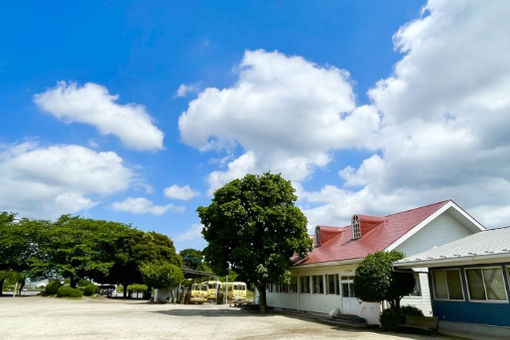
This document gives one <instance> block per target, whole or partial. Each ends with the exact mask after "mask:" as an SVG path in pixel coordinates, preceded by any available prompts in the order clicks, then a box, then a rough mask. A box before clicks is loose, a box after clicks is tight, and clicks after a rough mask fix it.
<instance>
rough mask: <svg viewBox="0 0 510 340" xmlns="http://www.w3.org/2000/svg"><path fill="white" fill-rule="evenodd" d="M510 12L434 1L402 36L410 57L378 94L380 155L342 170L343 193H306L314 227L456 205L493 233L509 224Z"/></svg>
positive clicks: (504, 6)
mask: <svg viewBox="0 0 510 340" xmlns="http://www.w3.org/2000/svg"><path fill="white" fill-rule="evenodd" d="M509 11H510V3H509V2H507V1H491V2H479V1H452V0H448V1H444V0H431V1H429V2H428V3H427V5H426V6H425V7H424V10H423V15H422V17H420V18H418V19H416V20H414V21H412V22H410V23H408V24H406V25H404V26H402V27H401V28H400V29H399V30H398V32H397V33H396V34H395V35H394V37H393V39H394V44H395V48H396V50H398V51H400V52H402V53H403V57H402V59H401V60H400V61H399V62H398V63H397V64H396V65H395V68H394V73H393V74H392V75H391V76H390V77H388V78H386V79H383V80H381V81H379V82H378V83H377V84H376V85H375V87H373V88H372V89H371V90H370V91H369V95H370V97H371V99H372V101H373V104H374V106H375V107H376V108H377V110H378V111H379V112H380V113H381V116H382V121H381V129H380V131H379V132H378V137H377V139H376V140H375V141H376V144H375V145H374V147H376V148H379V149H380V150H381V152H379V153H377V154H374V155H372V156H370V157H369V158H367V159H366V160H365V161H363V163H362V164H361V166H359V167H358V168H352V167H347V168H345V169H343V170H341V171H340V173H339V175H340V177H341V178H342V179H343V180H344V181H345V184H346V186H344V187H343V188H340V187H333V186H326V187H324V188H322V190H319V191H317V192H313V193H305V194H304V195H303V198H304V203H303V204H304V205H305V209H306V212H307V215H309V217H311V218H310V219H311V220H313V221H314V222H315V223H317V222H320V223H330V222H334V221H337V222H336V224H338V223H342V222H343V223H346V222H348V220H349V216H350V215H351V214H353V213H355V212H362V213H390V212H394V211H397V210H399V209H405V208H410V207H413V206H417V205H420V204H424V203H431V202H435V201H439V200H442V199H446V198H453V199H455V200H456V201H458V202H459V203H460V204H461V205H462V206H464V207H465V208H467V209H468V210H469V211H470V212H471V213H472V214H473V215H474V216H476V217H477V218H479V219H480V220H481V221H482V222H484V223H486V224H487V225H488V226H501V225H508V221H509V220H510V208H509V207H510V195H508V193H509V192H510V191H509V190H510V172H509V170H510V165H509V164H508V159H510V136H509V134H508V126H510V96H509V93H510V61H509V59H508V57H507V56H508V55H509V53H510V43H509V41H508V32H509V31H510V21H508V18H507V15H506V13H508V12H509ZM310 203H315V204H316V205H314V206H313V205H310V206H309V207H307V206H306V204H310ZM390 209H391V211H390ZM324 220H326V222H325V221H324Z"/></svg>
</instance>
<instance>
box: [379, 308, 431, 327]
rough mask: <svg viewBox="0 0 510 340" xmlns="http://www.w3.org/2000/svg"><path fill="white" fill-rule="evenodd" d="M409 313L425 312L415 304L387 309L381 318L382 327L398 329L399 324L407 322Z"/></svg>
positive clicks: (421, 313) (416, 314) (419, 313)
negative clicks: (414, 305)
mask: <svg viewBox="0 0 510 340" xmlns="http://www.w3.org/2000/svg"><path fill="white" fill-rule="evenodd" d="M407 315H414V316H423V312H422V311H421V310H420V309H418V308H416V307H413V306H404V307H401V308H389V309H385V310H384V311H383V312H382V314H381V317H380V319H379V321H380V322H381V329H382V330H384V331H392V332H394V331H397V330H398V326H399V325H402V324H404V323H405V321H406V316H407Z"/></svg>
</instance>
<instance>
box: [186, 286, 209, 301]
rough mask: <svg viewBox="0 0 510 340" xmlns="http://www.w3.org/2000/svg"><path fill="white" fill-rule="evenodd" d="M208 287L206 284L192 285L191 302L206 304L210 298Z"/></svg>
mask: <svg viewBox="0 0 510 340" xmlns="http://www.w3.org/2000/svg"><path fill="white" fill-rule="evenodd" d="M208 292H209V290H208V285H207V283H206V282H202V283H194V284H192V285H191V294H190V302H198V303H204V302H205V301H207V298H208Z"/></svg>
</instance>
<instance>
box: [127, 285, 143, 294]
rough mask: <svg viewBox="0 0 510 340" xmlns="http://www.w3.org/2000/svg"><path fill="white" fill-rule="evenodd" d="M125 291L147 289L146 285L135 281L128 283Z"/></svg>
mask: <svg viewBox="0 0 510 340" xmlns="http://www.w3.org/2000/svg"><path fill="white" fill-rule="evenodd" d="M127 291H128V292H146V291H147V286H146V285H142V284H138V283H135V284H132V285H129V286H128V287H127Z"/></svg>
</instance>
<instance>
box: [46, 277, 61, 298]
mask: <svg viewBox="0 0 510 340" xmlns="http://www.w3.org/2000/svg"><path fill="white" fill-rule="evenodd" d="M60 287H62V284H61V283H60V281H57V280H54V281H50V282H49V283H48V285H47V286H46V288H45V289H44V291H43V295H55V294H57V291H58V289H59V288H60Z"/></svg>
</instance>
